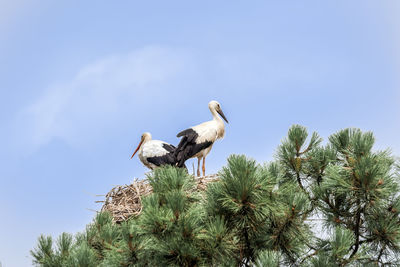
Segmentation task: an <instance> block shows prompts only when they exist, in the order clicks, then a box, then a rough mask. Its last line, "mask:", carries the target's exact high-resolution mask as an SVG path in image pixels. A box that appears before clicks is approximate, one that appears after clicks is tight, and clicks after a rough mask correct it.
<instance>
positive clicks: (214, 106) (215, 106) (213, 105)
mask: <svg viewBox="0 0 400 267" xmlns="http://www.w3.org/2000/svg"><path fill="white" fill-rule="evenodd" d="M208 108H209V109H210V111H211V113H213V114H215V112H218V114H219V115H221V117H222V118H223V119H224V120H225V121H226V123H229V122H228V120H227V119H226V117H225V115H224V113H223V112H222V109H221V105H220V104H219V103H218V101H215V100H212V101H210V102H209V103H208Z"/></svg>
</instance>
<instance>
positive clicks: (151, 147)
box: [131, 133, 186, 170]
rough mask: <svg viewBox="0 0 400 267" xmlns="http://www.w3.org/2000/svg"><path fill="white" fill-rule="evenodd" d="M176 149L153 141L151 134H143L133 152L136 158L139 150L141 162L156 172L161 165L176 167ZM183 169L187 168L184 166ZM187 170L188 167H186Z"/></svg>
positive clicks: (161, 142)
mask: <svg viewBox="0 0 400 267" xmlns="http://www.w3.org/2000/svg"><path fill="white" fill-rule="evenodd" d="M175 149H176V148H175V147H174V146H173V145H171V144H168V143H166V142H163V141H160V140H152V139H151V134H150V133H144V134H142V137H141V140H140V143H139V145H138V147H137V148H136V150H135V152H133V155H132V157H131V158H133V156H135V154H136V152H138V150H139V159H140V161H141V162H142V163H143V164H144V165H145V166H146V167H147V168H149V169H151V170H154V168H156V167H158V166H161V165H172V166H175V165H176V159H175V155H174V152H175ZM181 167H185V166H184V165H182V166H181ZM185 168H186V167H185Z"/></svg>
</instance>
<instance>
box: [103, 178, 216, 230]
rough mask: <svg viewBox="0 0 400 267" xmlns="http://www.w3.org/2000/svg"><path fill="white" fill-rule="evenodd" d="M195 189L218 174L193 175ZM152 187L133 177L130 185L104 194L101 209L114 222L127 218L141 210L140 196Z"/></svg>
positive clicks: (150, 190) (198, 189)
mask: <svg viewBox="0 0 400 267" xmlns="http://www.w3.org/2000/svg"><path fill="white" fill-rule="evenodd" d="M195 180H196V184H197V187H196V189H197V191H204V190H205V189H206V188H207V184H209V183H210V182H213V181H216V180H218V175H216V174H212V175H207V176H202V177H195ZM152 192H153V188H152V187H151V185H150V184H149V182H148V180H147V179H144V180H139V179H135V180H134V181H133V183H132V184H130V185H118V186H115V187H114V188H113V189H111V191H110V192H108V193H107V194H106V195H105V200H104V201H96V202H97V203H103V207H102V208H101V211H107V212H109V213H110V214H111V215H112V217H113V219H114V221H115V222H116V223H121V222H123V221H126V220H128V219H129V218H130V217H132V216H137V215H139V214H140V213H141V212H142V208H143V206H142V198H143V197H145V196H147V195H149V194H151V193H152Z"/></svg>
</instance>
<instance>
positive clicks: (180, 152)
mask: <svg viewBox="0 0 400 267" xmlns="http://www.w3.org/2000/svg"><path fill="white" fill-rule="evenodd" d="M208 108H209V109H210V111H211V114H212V116H213V119H212V120H211V121H207V122H203V123H202V124H199V125H196V126H193V127H191V128H189V129H186V130H184V131H182V132H180V133H178V135H177V137H182V139H181V141H180V142H179V145H178V147H177V148H176V150H175V156H176V160H177V163H176V166H178V167H182V166H183V165H184V164H185V161H186V160H187V159H189V158H197V160H198V161H197V176H200V161H201V159H203V176H205V173H206V167H205V162H206V156H207V154H208V153H209V152H210V150H211V148H212V146H213V144H214V142H215V141H216V140H217V139H221V138H223V137H224V135H225V124H224V122H223V121H222V119H224V120H225V121H226V122H227V123H228V120H227V119H226V117H225V115H224V113H223V112H222V109H221V105H220V104H219V103H218V102H217V101H214V100H213V101H211V102H210V103H208ZM218 114H219V115H218ZM220 116H221V117H222V119H221V117H220Z"/></svg>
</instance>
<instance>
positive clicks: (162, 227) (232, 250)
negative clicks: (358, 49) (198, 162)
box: [31, 125, 400, 267]
mask: <svg viewBox="0 0 400 267" xmlns="http://www.w3.org/2000/svg"><path fill="white" fill-rule="evenodd" d="M328 141H329V142H328V143H327V144H324V145H322V139H321V138H320V137H319V136H318V134H317V133H313V134H311V136H310V137H309V135H308V132H307V130H306V128H305V127H302V126H299V125H294V126H292V127H291V128H290V130H289V132H288V136H287V137H286V138H285V139H284V140H283V141H282V144H281V145H280V146H279V147H278V149H277V154H276V161H274V162H271V163H268V164H264V165H259V164H257V163H256V161H254V160H252V159H249V158H247V157H246V156H244V155H232V156H230V157H229V158H228V161H227V165H226V166H225V167H223V168H222V170H221V171H220V172H219V179H218V181H215V182H213V183H211V184H209V185H208V187H207V190H206V191H204V192H199V191H198V190H197V189H196V183H195V181H194V178H193V177H192V176H190V175H188V173H187V172H186V171H185V170H182V169H176V168H173V167H170V166H169V167H162V168H158V169H156V170H155V171H154V172H152V173H151V174H150V175H149V176H148V180H149V182H150V184H151V186H152V187H153V193H152V194H150V195H149V196H147V197H145V198H144V199H143V200H142V201H143V210H142V213H141V214H140V215H139V216H137V217H132V218H130V219H129V220H128V221H126V222H123V223H121V224H115V223H113V221H112V218H111V216H110V215H109V214H107V213H99V214H98V215H97V216H96V218H95V219H94V220H93V222H92V223H91V224H89V225H88V226H87V227H86V230H85V231H84V232H82V233H78V234H76V235H75V236H74V237H73V236H72V235H69V234H66V233H63V234H62V235H60V237H59V238H58V239H57V240H56V242H53V239H52V238H51V237H46V236H43V235H42V236H40V237H39V239H38V244H37V247H36V248H34V249H33V250H32V251H31V255H32V257H33V263H34V264H35V265H37V266H321V267H322V266H324V267H325V266H396V264H397V263H398V262H400V257H399V255H400V195H399V170H400V167H399V161H398V160H396V159H395V158H394V157H393V156H392V155H391V154H390V152H389V151H374V150H373V145H374V137H373V135H372V133H370V132H366V133H363V132H361V131H360V130H358V129H344V130H341V131H339V132H337V133H335V134H333V135H331V136H330V137H329V138H328Z"/></svg>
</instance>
